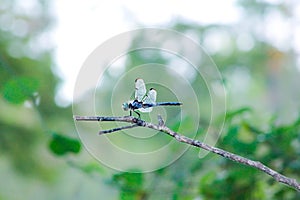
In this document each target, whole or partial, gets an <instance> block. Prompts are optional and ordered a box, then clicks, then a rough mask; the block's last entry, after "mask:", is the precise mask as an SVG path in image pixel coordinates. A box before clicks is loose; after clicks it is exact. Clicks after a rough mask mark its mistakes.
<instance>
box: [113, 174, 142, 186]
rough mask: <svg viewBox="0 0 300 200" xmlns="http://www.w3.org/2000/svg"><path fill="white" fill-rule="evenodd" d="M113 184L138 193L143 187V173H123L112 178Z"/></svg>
mask: <svg viewBox="0 0 300 200" xmlns="http://www.w3.org/2000/svg"><path fill="white" fill-rule="evenodd" d="M112 180H113V182H115V183H117V185H119V186H121V188H125V189H130V190H134V191H138V190H139V189H141V188H142V186H143V181H144V180H143V174H142V173H130V172H123V173H120V174H115V175H114V176H113V178H112Z"/></svg>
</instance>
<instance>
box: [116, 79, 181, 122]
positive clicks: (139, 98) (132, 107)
mask: <svg viewBox="0 0 300 200" xmlns="http://www.w3.org/2000/svg"><path fill="white" fill-rule="evenodd" d="M156 96H157V92H156V90H155V89H154V88H151V89H150V90H149V91H148V93H147V94H146V86H145V82H144V80H143V79H141V78H137V79H136V80H135V95H134V97H135V99H134V100H131V101H128V102H125V103H123V104H122V108H123V110H124V111H128V110H129V114H130V116H132V111H133V112H135V113H136V114H137V115H138V116H139V118H141V115H140V113H138V112H137V111H141V112H144V113H147V112H151V111H152V109H153V107H156V106H180V105H182V103H180V102H156Z"/></svg>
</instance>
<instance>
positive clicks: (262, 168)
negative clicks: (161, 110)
mask: <svg viewBox="0 0 300 200" xmlns="http://www.w3.org/2000/svg"><path fill="white" fill-rule="evenodd" d="M74 119H75V120H76V121H119V122H127V123H131V124H132V125H130V126H123V127H119V128H114V129H110V130H104V131H100V132H99V134H106V133H111V132H115V131H119V130H123V129H128V128H134V127H137V126H143V127H146V128H151V129H154V130H157V131H161V132H163V133H166V134H168V135H170V136H172V137H174V138H175V139H176V140H177V141H179V142H182V143H186V144H189V145H192V146H195V147H198V148H201V149H204V150H206V151H209V152H212V153H215V154H218V155H220V156H222V157H224V158H227V159H230V160H232V161H235V162H238V163H241V164H244V165H248V166H251V167H254V168H256V169H258V170H260V171H262V172H264V173H266V174H268V175H270V176H271V177H273V178H274V179H275V180H276V181H278V182H281V183H283V184H286V185H288V186H290V187H292V188H294V189H296V190H298V191H300V184H299V183H298V182H297V181H296V180H295V179H292V178H289V177H286V176H284V175H282V174H280V173H278V172H276V171H275V170H273V169H271V168H269V167H267V166H265V165H264V164H262V163H261V162H259V161H253V160H250V159H248V158H244V157H242V156H239V155H236V154H234V153H230V152H228V151H225V150H222V149H219V148H217V147H212V146H210V145H208V144H205V143H203V142H200V141H198V140H194V139H191V138H188V137H185V136H183V135H180V134H179V133H176V132H174V131H172V130H171V129H169V128H168V127H167V126H165V124H164V121H163V119H162V118H161V116H158V122H159V123H158V125H156V124H153V123H150V122H146V121H143V120H141V119H138V118H135V117H132V116H124V117H100V116H92V117H90V116H74Z"/></svg>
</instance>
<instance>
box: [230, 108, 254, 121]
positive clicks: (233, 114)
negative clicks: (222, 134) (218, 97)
mask: <svg viewBox="0 0 300 200" xmlns="http://www.w3.org/2000/svg"><path fill="white" fill-rule="evenodd" d="M251 111H252V109H251V108H250V107H243V108H239V109H237V110H233V111H228V112H227V113H226V120H232V118H234V117H236V116H239V115H242V114H244V113H245V112H251Z"/></svg>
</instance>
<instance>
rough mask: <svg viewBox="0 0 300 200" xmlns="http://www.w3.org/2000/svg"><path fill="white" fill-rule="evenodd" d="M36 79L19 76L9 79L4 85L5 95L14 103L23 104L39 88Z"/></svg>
mask: <svg viewBox="0 0 300 200" xmlns="http://www.w3.org/2000/svg"><path fill="white" fill-rule="evenodd" d="M38 87H39V84H38V81H37V80H36V79H33V78H30V77H17V78H13V79H11V80H9V81H8V82H6V83H5V85H4V87H3V97H4V98H5V99H6V100H7V101H9V102H10V103H14V104H21V103H23V102H24V101H25V100H26V99H28V98H29V97H31V96H32V95H33V94H34V93H35V92H36V91H37V89H38Z"/></svg>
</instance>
